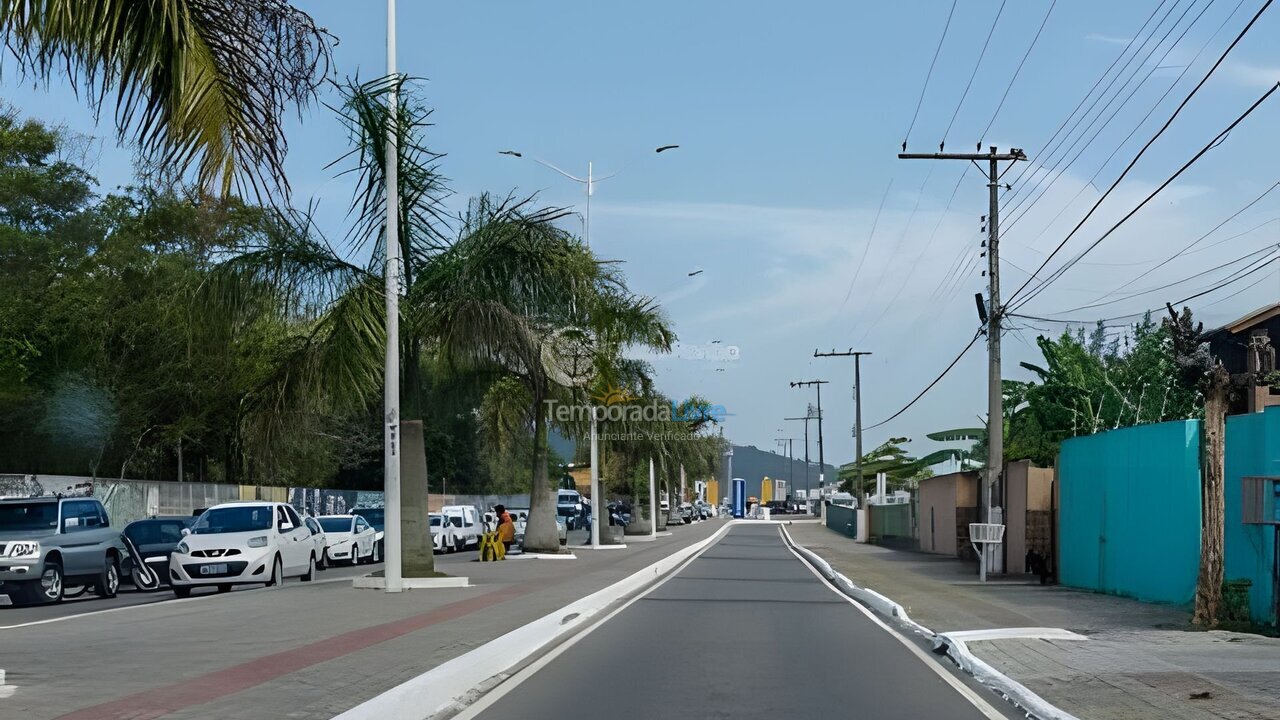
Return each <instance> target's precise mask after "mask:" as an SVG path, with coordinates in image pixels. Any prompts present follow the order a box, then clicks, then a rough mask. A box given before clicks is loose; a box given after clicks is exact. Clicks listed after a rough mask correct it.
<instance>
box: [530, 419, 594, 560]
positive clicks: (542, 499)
mask: <svg viewBox="0 0 1280 720" xmlns="http://www.w3.org/2000/svg"><path fill="white" fill-rule="evenodd" d="M545 412H546V408H545V407H543V402H542V397H541V396H539V395H537V394H535V396H534V406H533V486H532V487H531V488H530V491H529V522H528V524H527V525H526V526H525V531H524V549H525V550H528V551H530V552H540V553H558V552H560V530H559V528H558V527H556V489H555V488H554V487H552V485H551V477H550V474H549V473H548V472H547V418H546V415H545V414H544V413H545ZM593 500H594V498H593Z"/></svg>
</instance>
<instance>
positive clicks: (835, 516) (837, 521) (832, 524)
mask: <svg viewBox="0 0 1280 720" xmlns="http://www.w3.org/2000/svg"><path fill="white" fill-rule="evenodd" d="M827 527H829V528H831V529H832V530H835V531H836V532H838V533H841V534H842V535H848V536H849V537H851V538H856V537H858V511H857V510H854V509H853V508H847V507H843V506H841V505H828V506H827Z"/></svg>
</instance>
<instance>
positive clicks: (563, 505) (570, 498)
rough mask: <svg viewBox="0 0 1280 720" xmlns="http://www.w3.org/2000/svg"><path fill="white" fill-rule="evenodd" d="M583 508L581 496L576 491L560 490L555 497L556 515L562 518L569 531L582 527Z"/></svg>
mask: <svg viewBox="0 0 1280 720" xmlns="http://www.w3.org/2000/svg"><path fill="white" fill-rule="evenodd" d="M583 508H584V505H583V502H582V495H581V494H580V493H579V492H578V491H577V490H560V491H559V493H558V494H557V495H556V515H558V516H560V517H562V518H564V522H565V526H566V527H568V528H569V529H570V530H574V529H576V528H578V527H581V526H582V520H583Z"/></svg>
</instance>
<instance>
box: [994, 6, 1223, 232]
mask: <svg viewBox="0 0 1280 720" xmlns="http://www.w3.org/2000/svg"><path fill="white" fill-rule="evenodd" d="M1212 4H1213V3H1212V2H1210V3H1209V5H1206V6H1205V10H1208V9H1209V7H1210V6H1211V5H1212ZM1243 6H1244V0H1239V2H1237V3H1236V6H1235V7H1234V8H1232V9H1231V12H1230V13H1228V14H1227V16H1226V17H1225V18H1223V19H1222V22H1221V23H1220V24H1219V25H1218V27H1217V29H1215V30H1214V31H1213V33H1212V34H1210V35H1209V37H1208V39H1206V40H1205V41H1204V43H1203V44H1202V45H1201V46H1200V49H1199V50H1196V54H1195V55H1194V56H1193V57H1192V58H1191V60H1190V61H1188V62H1187V64H1185V65H1183V66H1182V72H1180V73H1178V77H1176V78H1174V80H1173V82H1172V83H1170V84H1169V86H1168V87H1167V88H1165V91H1164V92H1163V93H1161V95H1160V97H1159V98H1158V99H1156V101H1155V102H1154V103H1152V105H1151V107H1150V108H1149V109H1148V110H1147V113H1146V114H1145V115H1143V116H1142V119H1141V120H1139V121H1138V122H1137V124H1136V125H1134V126H1133V129H1132V130H1130V131H1129V134H1128V135H1125V137H1124V139H1123V140H1121V141H1120V142H1119V143H1118V144H1117V145H1116V146H1115V148H1114V149H1113V150H1112V151H1111V153H1110V154H1109V155H1108V156H1107V159H1106V160H1104V161H1103V163H1102V165H1100V166H1099V167H1098V169H1097V171H1095V172H1094V173H1093V177H1091V178H1089V182H1087V183H1085V184H1084V185H1081V186H1080V189H1079V190H1077V191H1076V194H1075V196H1074V197H1072V198H1071V200H1069V201H1067V204H1066V205H1064V206H1063V207H1062V209H1061V210H1059V211H1058V213H1057V214H1056V215H1054V216H1053V219H1052V220H1050V221H1049V222H1048V224H1046V225H1045V227H1044V229H1043V230H1041V231H1040V234H1041V235H1043V234H1044V233H1045V232H1047V231H1048V229H1049V228H1051V227H1053V225H1054V223H1056V222H1058V218H1060V217H1062V214H1063V213H1065V212H1066V211H1067V210H1068V209H1070V208H1071V205H1072V204H1074V203H1075V201H1076V200H1078V199H1079V198H1080V196H1081V195H1083V194H1084V191H1085V190H1086V189H1088V188H1089V187H1090V186H1093V187H1094V189H1095V190H1096V189H1097V186H1096V185H1094V181H1095V180H1097V179H1098V176H1099V175H1101V174H1102V171H1103V170H1105V169H1106V167H1107V166H1108V165H1110V164H1111V160H1112V159H1114V158H1115V156H1116V155H1118V154H1119V153H1120V150H1121V149H1123V148H1124V146H1125V145H1127V144H1128V142H1129V140H1130V139H1131V138H1132V137H1133V136H1134V134H1135V133H1137V132H1138V130H1140V129H1141V128H1142V126H1143V125H1145V124H1146V122H1147V120H1149V119H1150V118H1151V116H1152V115H1153V114H1154V113H1155V111H1156V110H1157V109H1158V108H1159V107H1160V105H1161V104H1162V103H1163V102H1164V100H1165V98H1167V97H1169V93H1171V92H1173V89H1174V88H1176V87H1177V86H1178V83H1180V82H1182V78H1184V77H1186V75H1187V73H1188V72H1190V70H1191V68H1192V67H1195V64H1196V62H1197V61H1198V60H1199V59H1200V56H1201V55H1203V54H1204V51H1205V50H1207V49H1208V48H1209V45H1210V44H1212V42H1213V40H1214V38H1216V37H1218V34H1219V33H1221V32H1222V29H1223V28H1224V27H1226V26H1227V23H1229V22H1231V18H1233V17H1235V16H1236V13H1238V12H1239V11H1240V8H1241V7H1243ZM1200 14H1201V15H1203V14H1204V10H1202V11H1201V12H1200ZM1199 19H1200V18H1199V16H1197V18H1196V20H1193V21H1192V23H1191V25H1188V26H1187V29H1186V30H1184V31H1183V32H1182V36H1180V37H1179V38H1178V41H1177V42H1175V43H1174V45H1173V46H1172V47H1171V48H1170V50H1172V48H1173V47H1176V46H1177V44H1178V43H1179V42H1181V41H1182V38H1183V37H1185V36H1186V34H1187V31H1188V30H1190V29H1191V27H1192V26H1194V25H1195V24H1196V22H1198V21H1199ZM1165 57H1168V53H1165ZM1161 61H1162V62H1163V58H1162V59H1161ZM1159 69H1160V67H1159V66H1157V67H1154V68H1152V71H1151V73H1154V72H1155V71H1156V70H1159ZM1151 73H1148V77H1150V76H1151ZM1143 82H1146V80H1145V79H1144V80H1143ZM1126 102H1128V101H1127V99H1126ZM1108 122H1110V120H1108ZM1095 137H1096V134H1095ZM1092 142H1093V141H1092V140H1090V144H1092ZM1086 147H1088V145H1086ZM1077 156H1078V154H1077ZM1072 162H1073V163H1074V162H1075V161H1074V160H1072ZM1056 180H1057V178H1055V179H1054V181H1055V182H1056ZM1047 191H1048V190H1047V189H1046V190H1045V192H1047ZM1033 192H1034V191H1033ZM1043 196H1044V192H1041V193H1040V195H1039V197H1037V198H1036V199H1037V200H1039V198H1040V197H1043ZM1034 204H1035V201H1032V206H1034ZM1029 210H1030V206H1028V207H1027V208H1025V209H1023V211H1022V212H1021V213H1018V214H1017V215H1016V216H1013V217H1012V218H1011V219H1010V220H1009V222H1008V223H1006V224H1005V228H1004V229H1005V232H1009V231H1011V230H1013V228H1014V226H1015V225H1017V224H1018V222H1019V221H1020V220H1022V219H1023V217H1024V216H1025V215H1026V214H1027V212H1028V211H1029Z"/></svg>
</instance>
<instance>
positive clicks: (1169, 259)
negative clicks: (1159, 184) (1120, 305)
mask: <svg viewBox="0 0 1280 720" xmlns="http://www.w3.org/2000/svg"><path fill="white" fill-rule="evenodd" d="M1278 187H1280V182H1277V183H1275V184H1274V185H1272V186H1271V187H1269V188H1267V189H1266V190H1264V191H1263V192H1262V194H1261V195H1259V196H1258V197H1256V198H1254V199H1253V200H1250V201H1249V202H1248V204H1246V205H1245V206H1244V207H1242V208H1240V209H1239V210H1236V211H1235V212H1233V213H1231V215H1229V216H1228V217H1227V218H1226V219H1225V220H1223V221H1222V222H1220V223H1218V224H1217V225H1214V226H1213V228H1212V229H1210V230H1209V231H1208V232H1206V233H1205V234H1203V235H1201V236H1200V237H1198V238H1196V239H1195V240H1192V241H1191V243H1190V244H1189V245H1187V246H1186V247H1184V248H1182V249H1181V250H1179V251H1178V252H1176V253H1174V254H1172V255H1170V256H1169V257H1167V258H1165V259H1164V260H1162V261H1160V263H1159V264H1158V265H1156V266H1154V267H1151V268H1148V269H1146V270H1144V271H1142V273H1141V274H1140V275H1138V276H1137V277H1136V278H1133V279H1132V280H1130V281H1129V282H1126V283H1125V285H1130V284H1132V283H1135V282H1137V281H1139V280H1141V279H1142V278H1144V277H1146V276H1148V275H1150V274H1151V273H1153V272H1155V271H1156V270H1159V269H1160V268H1162V267H1164V266H1165V265H1168V264H1169V263H1171V262H1173V261H1174V260H1176V259H1177V258H1179V257H1181V256H1182V255H1184V254H1186V253H1187V252H1188V251H1190V250H1191V248H1193V247H1195V246H1196V245H1199V244H1200V243H1201V242H1202V241H1203V240H1204V239H1205V238H1207V237H1209V236H1210V235H1212V234H1214V233H1216V232H1218V230H1220V229H1222V226H1224V225H1226V224H1227V223H1229V222H1231V221H1232V220H1235V219H1236V218H1237V217H1239V216H1240V214H1241V213H1243V212H1244V211H1246V210H1248V209H1249V208H1251V207H1253V206H1254V205H1256V204H1258V203H1259V202H1260V201H1261V200H1262V199H1263V198H1265V197H1266V196H1267V195H1270V194H1271V192H1272V191H1273V190H1275V189H1276V188H1278ZM1272 222H1275V220H1274V219H1272V220H1268V221H1267V222H1266V223H1263V224H1262V225H1259V226H1257V227H1255V228H1253V229H1252V230H1248V231H1246V232H1245V233H1242V234H1241V235H1244V234H1248V233H1250V232H1253V230H1257V229H1258V228H1260V227H1263V226H1264V225H1267V224H1269V223H1272ZM1233 237H1240V235H1235V236H1233ZM1227 239H1228V240H1230V239H1231V238H1227ZM1125 285H1122V286H1120V287H1118V288H1116V289H1114V290H1112V291H1111V292H1109V293H1106V294H1105V295H1100V296H1098V297H1096V298H1094V300H1095V301H1096V300H1102V299H1104V298H1108V297H1111V296H1112V295H1114V294H1116V293H1118V292H1120V291H1121V290H1123V289H1124V286H1125ZM1068 312H1070V311H1068Z"/></svg>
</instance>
